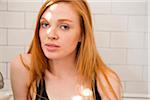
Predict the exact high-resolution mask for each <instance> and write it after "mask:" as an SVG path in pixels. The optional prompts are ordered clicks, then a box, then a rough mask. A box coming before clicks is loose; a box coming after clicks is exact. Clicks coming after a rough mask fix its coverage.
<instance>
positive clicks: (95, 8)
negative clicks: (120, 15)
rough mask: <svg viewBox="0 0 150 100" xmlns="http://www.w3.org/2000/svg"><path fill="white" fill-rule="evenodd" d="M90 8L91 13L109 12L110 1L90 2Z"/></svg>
mask: <svg viewBox="0 0 150 100" xmlns="http://www.w3.org/2000/svg"><path fill="white" fill-rule="evenodd" d="M89 5H90V9H91V11H92V13H93V14H110V13H111V2H99V1H97V2H90V3H89Z"/></svg>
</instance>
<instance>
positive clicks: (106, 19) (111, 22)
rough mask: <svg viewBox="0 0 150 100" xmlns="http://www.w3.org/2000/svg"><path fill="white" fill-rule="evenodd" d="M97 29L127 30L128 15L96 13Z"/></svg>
mask: <svg viewBox="0 0 150 100" xmlns="http://www.w3.org/2000/svg"><path fill="white" fill-rule="evenodd" d="M95 29H96V30H100V31H127V16H116V15H95Z"/></svg>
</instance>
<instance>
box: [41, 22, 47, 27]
mask: <svg viewBox="0 0 150 100" xmlns="http://www.w3.org/2000/svg"><path fill="white" fill-rule="evenodd" d="M44 25H46V26H44ZM48 25H49V24H48V23H46V22H43V23H41V24H40V26H41V27H42V28H48V27H47V26H48Z"/></svg>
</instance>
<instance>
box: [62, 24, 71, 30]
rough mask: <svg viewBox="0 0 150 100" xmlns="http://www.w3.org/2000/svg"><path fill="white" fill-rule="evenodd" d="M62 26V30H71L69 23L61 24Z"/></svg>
mask: <svg viewBox="0 0 150 100" xmlns="http://www.w3.org/2000/svg"><path fill="white" fill-rule="evenodd" d="M60 28H61V29H62V30H69V29H70V26H69V25H60Z"/></svg>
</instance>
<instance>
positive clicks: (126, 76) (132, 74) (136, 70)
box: [110, 65, 143, 82]
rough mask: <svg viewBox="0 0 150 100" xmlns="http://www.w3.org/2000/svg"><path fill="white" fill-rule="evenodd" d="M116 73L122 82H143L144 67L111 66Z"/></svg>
mask: <svg viewBox="0 0 150 100" xmlns="http://www.w3.org/2000/svg"><path fill="white" fill-rule="evenodd" d="M110 67H111V68H112V69H113V70H115V72H117V73H118V75H119V77H120V78H121V80H122V81H129V82H130V81H142V80H143V67H142V66H131V65H113V66H110Z"/></svg>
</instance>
